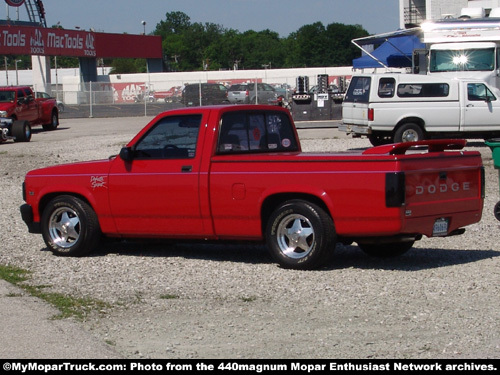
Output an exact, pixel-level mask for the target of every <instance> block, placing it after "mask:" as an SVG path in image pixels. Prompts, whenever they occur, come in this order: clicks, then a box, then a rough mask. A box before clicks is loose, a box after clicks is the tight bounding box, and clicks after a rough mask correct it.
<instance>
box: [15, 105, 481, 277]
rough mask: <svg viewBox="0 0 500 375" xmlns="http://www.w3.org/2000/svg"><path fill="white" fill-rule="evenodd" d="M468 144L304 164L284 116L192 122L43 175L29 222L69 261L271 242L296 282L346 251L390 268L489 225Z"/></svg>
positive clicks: (418, 146) (169, 118)
mask: <svg viewBox="0 0 500 375" xmlns="http://www.w3.org/2000/svg"><path fill="white" fill-rule="evenodd" d="M465 144H466V141H464V140H427V141H420V142H409V143H399V144H391V145H384V146H379V147H374V148H369V149H366V150H356V151H346V152H339V153H305V152H302V151H301V146H300V142H299V138H298V136H297V131H296V129H295V127H294V123H293V120H292V118H291V116H290V113H289V111H288V110H286V109H284V108H280V107H276V106H264V105H240V106H208V107H190V108H183V109H178V110H172V111H167V112H164V113H162V114H160V115H158V116H157V117H156V118H154V119H153V120H152V121H151V122H150V123H149V124H148V125H147V126H146V127H145V128H144V129H143V130H142V131H140V132H139V133H138V134H137V135H136V136H135V137H134V138H133V139H132V140H131V141H130V142H129V143H128V144H127V145H126V146H125V147H124V148H122V149H121V151H120V153H119V155H116V156H112V157H110V158H109V159H106V160H102V161H92V162H84V163H73V164H68V165H58V166H54V167H48V168H43V169H38V170H33V171H30V172H29V173H28V174H27V175H26V177H25V181H24V184H23V196H24V200H25V202H26V203H25V204H23V205H22V206H21V215H22V218H23V220H24V221H25V223H26V224H27V226H28V229H29V231H30V232H31V233H41V234H42V235H43V238H44V241H45V243H46V245H47V246H48V248H49V249H50V250H51V251H52V252H53V253H55V254H57V255H69V256H81V255H85V254H87V253H89V252H90V251H91V250H92V249H94V248H95V247H96V246H97V244H98V242H99V240H100V238H101V236H102V235H105V236H108V237H117V238H129V237H132V238H170V239H178V240H186V239H187V240H243V241H257V242H259V241H260V242H266V244H267V247H268V248H269V251H270V253H271V254H272V256H273V257H274V259H275V260H276V261H277V262H278V263H279V264H280V265H281V266H282V267H286V268H294V269H312V268H317V267H321V266H322V265H324V264H325V263H326V262H328V261H329V260H330V258H331V257H332V255H333V254H334V248H335V245H336V244H337V243H338V242H341V243H349V244H350V243H352V242H357V244H358V245H359V246H360V248H361V249H362V250H363V251H365V252H366V253H368V254H370V255H374V256H379V257H389V256H395V255H399V254H402V253H404V252H406V251H408V250H409V249H410V248H411V247H412V246H413V244H414V242H415V241H417V240H419V239H421V238H422V236H427V237H435V236H452V235H459V234H462V233H464V231H465V228H464V227H465V226H467V225H470V224H473V223H476V222H478V221H479V220H480V219H481V215H482V209H483V200H484V168H483V166H482V160H481V156H480V154H479V153H478V152H476V151H465V150H463V147H464V146H465Z"/></svg>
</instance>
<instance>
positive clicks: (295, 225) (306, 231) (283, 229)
mask: <svg viewBox="0 0 500 375" xmlns="http://www.w3.org/2000/svg"><path fill="white" fill-rule="evenodd" d="M276 236H277V240H278V246H279V249H280V251H281V252H282V253H283V255H285V256H286V257H288V258H292V259H301V258H304V257H306V256H307V255H309V253H310V252H311V249H312V247H313V244H314V229H313V227H312V225H311V222H310V221H309V219H307V218H306V217H305V216H303V215H298V214H292V215H289V216H288V217H285V218H284V219H283V220H282V221H281V222H280V224H279V226H278V229H277V231H276Z"/></svg>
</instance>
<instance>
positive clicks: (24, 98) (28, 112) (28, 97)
mask: <svg viewBox="0 0 500 375" xmlns="http://www.w3.org/2000/svg"><path fill="white" fill-rule="evenodd" d="M16 116H17V118H18V119H19V120H27V121H30V122H33V121H35V120H37V119H38V104H37V102H36V100H35V98H33V94H32V92H31V91H27V90H26V91H25V90H24V89H22V88H19V89H17V103H16Z"/></svg>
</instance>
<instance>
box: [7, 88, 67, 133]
mask: <svg viewBox="0 0 500 375" xmlns="http://www.w3.org/2000/svg"><path fill="white" fill-rule="evenodd" d="M35 125H42V126H43V128H44V129H45V130H54V129H56V128H57V126H58V125H59V112H58V109H57V103H56V100H55V99H37V98H35V96H34V95H33V91H32V90H31V88H29V87H27V86H5V87H0V131H1V133H0V142H3V141H6V140H8V139H13V140H14V141H16V142H29V141H30V140H31V127H32V126H35Z"/></svg>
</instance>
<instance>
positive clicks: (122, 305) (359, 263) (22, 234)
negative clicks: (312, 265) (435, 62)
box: [0, 118, 500, 358]
mask: <svg viewBox="0 0 500 375" xmlns="http://www.w3.org/2000/svg"><path fill="white" fill-rule="evenodd" d="M147 120H148V119H147V118H135V119H82V120H65V121H64V123H63V124H62V125H61V126H60V129H59V130H57V131H54V132H36V133H35V134H34V135H33V139H32V141H31V142H30V143H12V142H9V143H4V144H1V145H0V156H1V159H2V162H1V165H0V175H1V176H2V178H1V179H0V191H1V193H0V194H1V202H2V209H3V212H2V215H1V216H0V227H1V228H2V230H1V232H0V241H1V244H2V247H1V252H0V264H10V265H15V266H19V267H23V268H26V269H29V270H31V271H32V272H33V277H32V279H31V281H30V282H31V283H32V284H34V285H49V286H50V288H49V289H50V291H54V292H60V293H66V294H70V295H73V296H77V297H90V298H94V299H99V300H103V301H106V302H108V303H109V308H106V309H105V310H102V311H96V312H93V313H91V314H90V315H89V316H88V317H87V319H86V320H85V321H84V322H83V323H81V324H82V326H83V328H84V329H85V330H86V331H88V332H89V333H90V334H91V335H93V336H94V337H96V338H97V339H99V340H102V341H103V342H107V343H108V344H109V345H111V346H112V348H113V349H114V350H115V351H116V352H118V353H120V354H121V355H123V356H125V357H127V358H499V352H500V319H499V318H500V316H499V311H500V309H499V308H500V304H499V298H498V296H499V295H500V287H499V286H500V283H499V275H500V267H499V266H500V257H499V255H500V245H499V244H500V226H499V223H498V221H497V220H496V219H495V218H494V216H493V214H492V211H493V206H494V204H495V203H496V202H497V201H498V200H499V185H498V184H499V178H498V171H497V170H495V169H494V168H493V163H492V158H491V151H490V149H489V148H487V147H486V146H485V145H484V143H483V142H479V141H477V140H476V141H471V142H470V143H469V144H468V146H467V148H468V149H474V150H478V151H480V152H481V154H482V156H483V162H484V164H485V167H486V180H487V187H486V200H485V210H484V213H483V219H482V221H481V222H480V223H478V224H476V225H473V226H470V227H469V228H468V230H467V231H466V233H465V234H464V235H462V236H457V237H451V238H433V239H428V238H424V239H423V240H422V241H419V242H417V243H416V245H415V248H414V249H412V250H411V251H410V252H408V253H407V254H405V255H403V256H401V257H399V258H396V259H391V260H379V259H373V258H370V257H368V256H367V255H365V254H364V253H362V252H361V251H360V250H359V249H358V248H357V247H355V246H341V245H338V246H337V249H336V259H335V263H334V264H332V265H331V266H330V267H327V268H324V269H321V270H318V271H308V272H301V271H293V270H284V269H281V268H279V267H278V266H277V265H276V264H275V263H273V261H272V260H271V258H270V256H269V255H268V254H267V252H266V249H265V248H264V247H262V246H256V245H246V246H244V245H228V244H224V245H223V244H172V243H166V242H163V243H161V242H127V243H110V244H106V245H105V246H103V247H102V249H101V250H99V251H98V252H95V253H93V254H91V256H88V257H85V258H61V257H56V256H54V255H52V253H51V252H49V251H47V249H46V248H45V245H44V243H43V240H42V237H41V235H33V234H29V233H28V232H27V228H26V226H25V224H24V223H23V222H22V220H21V217H20V214H19V206H20V205H21V204H22V203H23V202H22V197H21V184H22V182H23V178H24V175H25V173H26V172H27V171H29V170H31V169H34V168H38V167H42V166H47V165H53V164H60V163H66V162H72V161H79V160H90V159H98V158H105V157H108V156H109V155H111V154H115V153H117V152H118V151H119V149H120V147H121V145H123V144H125V143H126V142H127V141H128V140H130V139H131V137H132V136H133V135H134V134H135V133H136V132H137V131H138V130H139V129H140V128H141V127H142V126H143V125H145V124H146V122H147ZM299 133H300V136H301V138H302V145H303V149H304V150H306V151H313V150H322V151H335V150H346V149H352V148H365V147H368V146H369V143H368V141H367V140H363V139H346V138H345V137H344V136H342V134H339V133H338V132H337V131H336V130H334V129H322V130H319V131H310V130H307V131H300V132H299ZM77 341H78V340H75V348H74V350H75V353H76V352H77V351H78V343H77Z"/></svg>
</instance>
